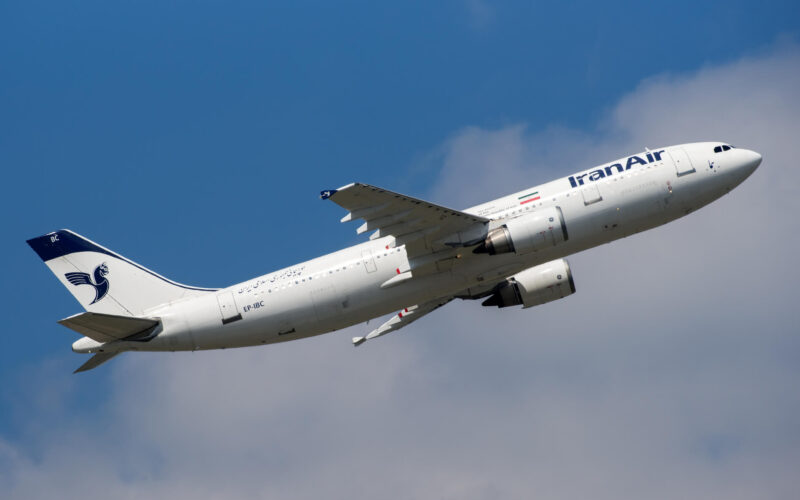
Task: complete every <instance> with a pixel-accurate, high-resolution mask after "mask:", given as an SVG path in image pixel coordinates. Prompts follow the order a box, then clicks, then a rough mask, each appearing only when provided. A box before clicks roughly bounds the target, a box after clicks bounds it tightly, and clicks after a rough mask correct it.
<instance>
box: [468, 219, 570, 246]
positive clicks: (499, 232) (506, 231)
mask: <svg viewBox="0 0 800 500" xmlns="http://www.w3.org/2000/svg"><path fill="white" fill-rule="evenodd" d="M568 239H569V235H568V234H567V225H566V224H565V223H564V214H562V213H561V208H560V207H549V208H546V209H544V210H540V211H536V212H534V213H532V214H529V215H524V216H522V217H517V218H515V219H510V220H508V221H507V222H506V223H505V224H503V225H502V226H500V227H497V228H495V229H492V230H491V231H489V234H488V235H487V236H486V239H485V240H484V241H483V242H482V243H481V244H480V245H478V246H477V247H476V248H475V250H473V252H475V253H488V254H489V255H496V254H499V253H509V252H514V253H516V254H517V255H523V254H526V253H530V252H535V251H536V250H541V249H542V248H546V247H551V246H555V245H557V244H559V243H562V242H564V241H567V240H568Z"/></svg>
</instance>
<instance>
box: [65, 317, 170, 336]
mask: <svg viewBox="0 0 800 500" xmlns="http://www.w3.org/2000/svg"><path fill="white" fill-rule="evenodd" d="M59 324H62V325H64V326H66V327H67V328H69V329H71V330H74V331H76V332H78V333H80V334H81V335H85V336H86V337H89V338H90V339H92V340H96V341H98V342H103V343H106V342H113V341H114V340H122V339H126V338H130V337H134V336H139V335H143V334H147V333H149V332H151V331H152V330H153V329H155V327H156V326H158V324H159V320H157V319H150V318H134V317H131V316H117V315H114V314H101V313H92V312H84V313H80V314H76V315H74V316H70V317H69V318H64V319H62V320H61V321H59Z"/></svg>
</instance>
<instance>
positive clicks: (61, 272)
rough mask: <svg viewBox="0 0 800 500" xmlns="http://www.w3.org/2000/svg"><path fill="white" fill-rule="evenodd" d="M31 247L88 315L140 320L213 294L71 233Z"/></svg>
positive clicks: (43, 239) (64, 232) (60, 233)
mask: <svg viewBox="0 0 800 500" xmlns="http://www.w3.org/2000/svg"><path fill="white" fill-rule="evenodd" d="M28 244H29V245H30V246H31V248H32V249H33V250H34V251H35V252H36V253H37V254H38V255H39V257H41V258H42V260H43V261H44V263H45V264H46V265H47V267H49V268H50V270H51V271H53V274H55V275H56V277H57V278H58V280H59V281H61V283H62V284H63V285H64V286H65V287H67V290H69V291H70V293H72V295H73V296H74V297H75V298H76V299H77V300H78V302H80V303H81V305H82V306H83V307H84V309H86V310H87V311H90V312H94V313H104V314H115V315H120V316H139V315H141V314H142V313H143V311H145V310H147V309H149V308H152V307H155V306H158V305H160V304H165V303H167V302H171V301H174V300H178V299H182V298H185V297H192V296H197V295H202V294H204V293H209V292H213V291H215V289H213V288H197V287H191V286H186V285H182V284H180V283H176V282H174V281H172V280H169V279H167V278H165V277H163V276H161V275H159V274H156V273H154V272H153V271H150V270H149V269H147V268H145V267H143V266H140V265H139V264H136V263H135V262H133V261H130V260H128V259H126V258H125V257H123V256H121V255H119V254H117V253H114V252H112V251H111V250H109V249H107V248H105V247H102V246H100V245H98V244H97V243H94V242H93V241H90V240H88V239H86V238H84V237H83V236H80V235H78V234H76V233H73V232H72V231H70V230H68V229H62V230H60V231H55V232H53V233H49V234H45V235H43V236H39V237H37V238H32V239H30V240H28Z"/></svg>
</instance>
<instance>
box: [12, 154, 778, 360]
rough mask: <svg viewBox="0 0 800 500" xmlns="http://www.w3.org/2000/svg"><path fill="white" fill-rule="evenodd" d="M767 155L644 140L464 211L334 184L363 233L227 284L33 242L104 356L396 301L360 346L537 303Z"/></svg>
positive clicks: (96, 248) (258, 330)
mask: <svg viewBox="0 0 800 500" xmlns="http://www.w3.org/2000/svg"><path fill="white" fill-rule="evenodd" d="M761 159H762V157H761V155H760V154H758V153H756V152H754V151H750V150H747V149H741V148H736V147H734V146H731V145H730V144H728V143H723V142H698V143H690V144H682V145H677V146H670V147H664V148H660V149H653V150H650V149H646V150H645V151H644V152H640V153H636V154H634V155H630V156H627V157H624V158H621V159H618V160H616V161H613V162H610V163H605V164H602V165H599V166H596V167H592V168H590V169H588V170H583V171H581V172H578V173H576V174H573V175H570V176H568V177H564V178H561V179H557V180H554V181H552V182H548V183H546V184H542V185H539V186H534V187H531V188H528V189H523V190H521V191H517V192H515V193H512V194H509V195H508V196H504V197H502V198H498V199H496V200H492V201H489V202H486V203H483V204H481V205H476V206H474V207H471V208H468V209H466V210H455V209H451V208H447V207H444V206H441V205H437V204H435V203H431V202H428V201H424V200H421V199H417V198H414V197H411V196H406V195H403V194H399V193H395V192H392V191H389V190H386V189H382V188H379V187H375V186H371V185H367V184H361V183H353V184H348V185H346V186H343V187H340V188H339V189H330V190H326V191H322V192H321V193H320V197H321V198H322V199H323V200H330V201H332V202H334V203H336V204H337V205H339V206H341V207H342V208H344V209H345V210H346V211H347V214H346V215H345V216H344V217H343V218H342V219H341V220H342V222H349V221H355V220H359V219H360V220H362V221H363V223H362V224H361V225H360V226H359V227H358V229H357V230H356V232H357V233H358V234H363V233H365V232H371V234H370V236H369V239H368V240H367V241H364V242H363V243H360V244H358V245H355V246H352V247H349V248H345V249H343V250H339V251H337V252H334V253H330V254H328V255H324V256H322V257H319V258H316V259H313V260H309V261H307V262H302V263H299V264H297V265H294V266H290V267H287V268H285V269H280V270H278V271H275V272H272V273H269V274H265V275H263V276H259V277H256V278H253V279H250V280H248V281H245V282H242V283H238V284H235V285H232V286H229V287H227V288H200V287H194V286H187V285H183V284H180V283H176V282H175V281H172V280H170V279H168V278H165V277H163V276H161V275H160V274H157V273H155V272H153V271H151V270H149V269H147V268H145V267H143V266H141V265H139V264H137V263H135V262H133V261H131V260H129V259H127V258H125V257H123V256H121V255H119V254H117V253H115V252H113V251H111V250H109V249H107V248H105V247H103V246H101V245H99V244H97V243H94V242H93V241H90V240H88V239H86V238H84V237H83V236H80V235H78V234H76V233H74V232H72V231H70V230H67V229H63V230H59V231H55V232H52V233H48V234H45V235H43V236H39V237H36V238H33V239H30V240H28V244H29V245H30V246H31V248H32V249H33V250H34V251H35V252H36V253H37V254H38V255H39V257H40V258H41V259H42V260H43V261H44V262H45V264H46V265H47V267H49V268H50V270H51V271H52V272H53V273H54V274H55V275H56V277H57V278H58V279H59V281H61V283H62V284H63V285H64V286H65V287H67V289H68V290H69V291H70V292H71V293H72V295H73V296H74V297H75V298H76V299H77V300H78V302H80V304H81V305H82V306H83V308H84V310H85V311H84V312H82V313H80V314H76V315H73V316H70V317H68V318H65V319H62V320H60V321H59V323H60V324H62V325H64V326H66V327H68V328H70V329H72V330H74V331H75V332H77V333H79V334H81V335H82V336H83V337H82V338H80V339H78V340H77V341H75V343H74V344H73V345H72V349H73V351H75V352H78V353H92V354H94V356H92V357H91V358H90V359H89V360H88V361H86V362H85V363H84V364H83V365H82V366H80V367H79V368H78V369H77V370H76V371H75V373H78V372H83V371H86V370H90V369H92V368H95V367H97V366H99V365H101V364H102V363H105V362H106V361H108V360H110V359H111V358H113V357H115V356H117V355H118V354H120V353H122V352H126V351H195V350H206V349H225V348H233V347H246V346H256V345H262V344H272V343H277V342H286V341H289V340H296V339H301V338H305V337H311V336H315V335H320V334H323V333H328V332H332V331H335V330H339V329H342V328H345V327H348V326H351V325H355V324H358V323H363V322H366V321H369V320H371V319H373V318H376V317H380V316H383V315H387V314H389V313H395V314H393V315H392V316H391V318H390V319H389V320H388V321H386V322H385V323H383V324H381V325H380V326H379V327H378V328H376V329H374V330H372V331H371V332H370V333H368V334H367V335H365V336H359V337H354V338H353V339H352V342H353V344H354V345H356V346H358V345H360V344H363V343H364V342H365V341H367V340H372V339H375V338H377V337H380V336H382V335H386V334H387V333H390V332H393V331H396V330H399V329H401V328H403V327H405V326H407V325H409V324H411V323H413V322H414V321H416V320H418V319H420V318H422V317H423V316H425V315H427V314H429V313H431V312H432V311H434V310H436V309H438V308H440V307H442V306H444V305H445V304H447V303H448V302H450V301H452V300H454V299H463V300H476V299H483V302H482V305H484V306H496V307H499V308H505V307H510V306H522V308H529V307H533V306H537V305H541V304H545V303H548V302H551V301H554V300H557V299H561V298H564V297H566V296H568V295H571V294H573V293H575V283H574V280H573V277H572V271H571V270H570V266H569V263H568V262H567V261H566V260H565V257H567V256H569V255H571V254H574V253H576V252H580V251H583V250H586V249H589V248H592V247H595V246H598V245H602V244H604V243H608V242H611V241H613V240H617V239H620V238H624V237H626V236H630V235H632V234H635V233H639V232H641V231H645V230H647V229H651V228H654V227H656V226H660V225H662V224H665V223H667V222H670V221H672V220H675V219H678V218H680V217H683V216H684V215H687V214H689V213H690V212H693V211H695V210H697V209H698V208H700V207H703V206H704V205H707V204H708V203H711V202H712V201H714V200H716V199H717V198H720V197H721V196H723V195H724V194H726V193H728V192H729V191H731V190H732V189H733V188H734V187H736V186H738V185H739V184H740V183H741V182H743V181H744V180H745V179H746V178H747V177H749V176H750V174H752V173H753V172H754V171H755V170H756V168H757V167H758V166H759V165H760V164H761Z"/></svg>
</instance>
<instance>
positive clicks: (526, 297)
mask: <svg viewBox="0 0 800 500" xmlns="http://www.w3.org/2000/svg"><path fill="white" fill-rule="evenodd" d="M573 293H575V282H574V281H573V280H572V272H571V271H570V269H569V263H568V262H567V261H566V260H564V259H558V260H554V261H552V262H548V263H547V264H542V265H540V266H536V267H531V268H530V269H526V270H524V271H522V272H521V273H518V274H515V275H514V276H512V277H510V278H508V279H507V280H506V281H505V282H503V283H501V284H500V286H499V288H498V289H497V291H496V292H495V293H494V295H492V296H491V297H489V298H488V299H486V300H484V301H483V304H482V305H484V306H497V307H509V306H518V305H522V308H523V309H527V308H528V307H533V306H538V305H540V304H546V303H547V302H552V301H554V300H558V299H562V298H564V297H566V296H567V295H572V294H573Z"/></svg>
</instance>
